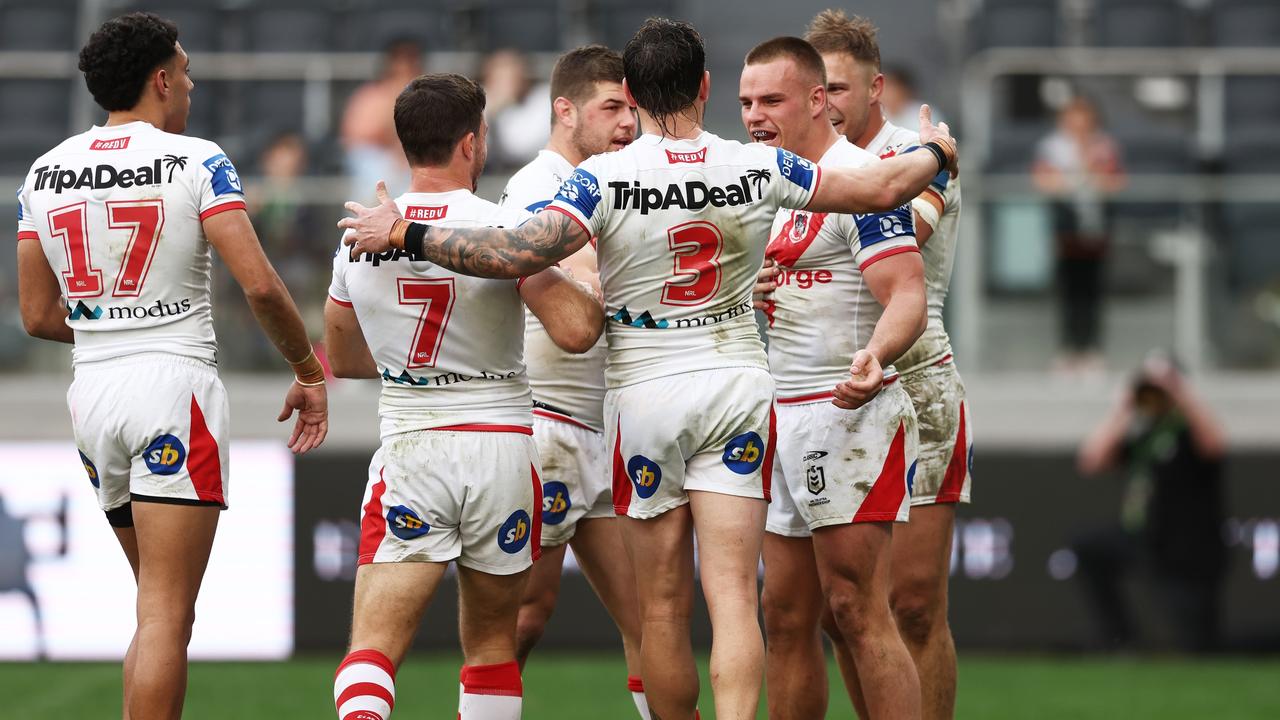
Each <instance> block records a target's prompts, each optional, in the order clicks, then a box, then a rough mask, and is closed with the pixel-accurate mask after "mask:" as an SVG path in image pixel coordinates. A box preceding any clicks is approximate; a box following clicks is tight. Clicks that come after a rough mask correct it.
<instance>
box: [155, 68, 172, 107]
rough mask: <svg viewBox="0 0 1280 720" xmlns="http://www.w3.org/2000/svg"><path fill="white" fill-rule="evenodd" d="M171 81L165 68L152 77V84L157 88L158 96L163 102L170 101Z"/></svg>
mask: <svg viewBox="0 0 1280 720" xmlns="http://www.w3.org/2000/svg"><path fill="white" fill-rule="evenodd" d="M169 81H170V77H169V71H168V70H166V69H165V68H164V67H161V68H160V69H159V70H156V73H155V74H154V75H152V76H151V84H152V86H153V87H155V89H156V94H157V95H159V96H160V99H161V100H168V99H169V93H170V92H171V90H170V88H169Z"/></svg>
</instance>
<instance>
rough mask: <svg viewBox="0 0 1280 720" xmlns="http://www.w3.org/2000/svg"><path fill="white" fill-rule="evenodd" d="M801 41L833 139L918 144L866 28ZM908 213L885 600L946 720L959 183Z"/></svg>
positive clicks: (894, 148) (961, 400)
mask: <svg viewBox="0 0 1280 720" xmlns="http://www.w3.org/2000/svg"><path fill="white" fill-rule="evenodd" d="M806 38H807V39H808V40H809V42H811V43H813V45H814V47H816V48H817V49H818V51H819V52H820V53H822V57H823V60H824V62H825V64H826V68H827V102H828V107H829V110H830V113H831V122H832V124H833V125H834V126H835V128H836V131H837V132H839V133H841V134H842V135H844V136H845V137H846V138H848V139H849V141H850V142H852V143H854V144H855V145H857V146H859V147H862V148H866V149H867V150H868V151H869V152H871V153H873V154H875V155H878V156H880V157H882V158H892V157H895V156H897V155H898V154H900V153H901V152H902V151H903V150H904V149H906V148H909V147H911V146H913V145H915V144H916V143H918V142H919V141H920V140H921V139H922V137H921V136H919V135H917V133H915V132H914V131H910V130H906V129H904V128H900V127H897V126H896V125H894V124H893V123H891V122H889V121H888V120H886V119H885V116H884V112H883V110H882V109H881V107H880V102H879V99H880V92H881V90H882V89H883V87H884V76H883V75H881V74H880V49H879V45H878V43H877V40H876V28H875V26H874V25H872V24H871V23H870V22H869V21H867V20H866V19H863V18H860V17H848V16H846V15H845V14H844V13H842V12H840V11H838V10H828V11H826V12H823V13H820V14H819V15H818V16H817V17H815V18H814V19H813V22H812V23H811V24H810V26H809V31H808V34H807V35H806ZM911 207H912V209H913V210H914V211H915V226H916V241H917V242H918V243H919V244H920V249H921V253H922V254H923V256H924V266H925V289H926V292H927V295H928V305H929V324H928V327H927V328H926V329H925V331H924V335H923V336H922V337H921V338H920V339H919V340H918V341H917V342H916V344H915V345H913V346H912V347H911V349H910V350H908V351H907V352H906V353H904V354H903V355H902V357H900V358H899V359H898V362H897V367H898V371H899V372H900V373H901V378H902V380H901V383H902V386H903V388H905V389H906V391H907V394H908V395H910V396H911V400H912V403H913V404H914V405H915V409H916V419H917V421H918V424H919V428H920V459H919V464H918V465H917V468H916V475H915V483H914V486H913V488H912V492H911V522H909V523H908V524H907V525H905V526H904V527H901V528H899V529H898V532H895V533H894V536H893V560H892V563H891V564H892V568H893V569H892V573H891V575H892V583H893V590H892V592H891V598H892V605H893V612H894V615H895V617H896V618H897V623H898V630H899V632H900V633H901V634H902V638H903V640H904V641H905V642H906V644H907V649H909V650H910V651H911V656H912V658H913V659H914V660H915V664H916V668H917V670H918V671H919V675H920V689H921V696H922V702H923V712H924V717H925V718H930V719H932V718H950V717H952V716H953V715H954V713H955V695H956V651H955V643H954V642H953V641H952V638H951V627H950V626H949V625H948V624H947V579H948V577H949V575H950V569H951V541H952V533H953V528H954V525H955V508H956V504H957V503H968V502H969V489H970V485H971V484H972V479H971V477H970V468H971V465H972V462H973V426H972V424H971V423H970V421H969V407H968V403H967V401H966V399H965V388H964V382H963V381H962V380H961V379H960V375H959V373H958V372H957V371H956V367H955V364H954V361H953V359H952V354H951V342H950V339H949V338H948V336H947V331H946V329H945V327H944V326H943V322H942V308H943V304H944V303H945V301H946V297H947V287H948V285H949V284H950V282H951V267H952V265H953V263H954V261H955V253H956V241H957V236H958V234H959V225H960V183H959V181H958V180H956V179H954V178H950V177H948V176H947V175H946V174H943V173H939V174H938V177H937V178H935V179H934V181H933V182H932V183H930V185H929V187H928V188H927V189H926V190H925V191H924V192H923V193H921V195H920V196H919V197H917V198H916V199H915V200H913V201H912V202H911ZM836 645H837V648H839V647H841V646H840V644H839V643H837V644H836ZM836 657H837V658H838V659H839V660H840V667H841V669H842V671H843V672H844V673H845V675H846V679H847V680H846V685H847V686H848V687H849V688H850V691H851V692H856V690H855V689H856V688H857V687H858V684H857V683H856V682H851V681H850V680H852V679H853V678H854V677H856V675H857V674H858V671H859V670H861V668H856V669H855V667H854V665H855V664H854V663H852V662H850V658H849V657H848V656H847V655H845V654H843V653H840V652H838V653H837V655H836ZM864 689H865V688H864ZM855 702H856V703H860V702H861V701H860V700H857V701H855ZM864 717H865V715H864Z"/></svg>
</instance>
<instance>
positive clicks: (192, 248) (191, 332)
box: [18, 121, 245, 363]
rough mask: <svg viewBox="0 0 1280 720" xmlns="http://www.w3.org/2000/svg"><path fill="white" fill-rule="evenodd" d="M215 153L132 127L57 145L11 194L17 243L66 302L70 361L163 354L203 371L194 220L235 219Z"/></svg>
mask: <svg viewBox="0 0 1280 720" xmlns="http://www.w3.org/2000/svg"><path fill="white" fill-rule="evenodd" d="M244 207H245V205H244V194H243V189H242V188H241V187H240V178H239V176H238V175H237V174H236V169H235V167H234V166H233V165H232V164H231V160H229V159H228V158H227V156H226V154H224V153H223V152H222V149H221V148H219V147H218V146H217V145H216V144H214V143H212V142H209V141H208V140H201V139H200V138H195V137H188V136H185V135H174V134H171V133H167V132H164V131H162V130H159V129H157V128H156V127H154V126H152V125H150V124H148V123H145V122H142V121H137V122H131V123H127V124H124V125H112V126H109V127H98V126H94V127H93V128H92V129H90V130H89V131H88V132H84V133H81V134H79V135H75V136H73V137H70V138H68V139H67V140H64V141H63V142H62V143H61V144H59V145H58V146H57V147H55V148H54V149H52V150H50V151H49V152H47V153H45V154H44V155H41V156H40V158H39V159H38V160H36V162H35V164H33V165H32V166H31V171H30V172H29V173H27V176H26V179H25V181H24V182H23V184H22V187H21V188H20V189H19V190H18V241H19V242H22V241H27V240H31V241H38V242H39V243H40V246H41V249H43V250H44V254H45V257H46V258H48V260H49V266H50V267H51V268H53V273H54V276H55V277H57V278H58V284H59V285H60V286H61V288H62V295H63V298H65V300H66V303H67V325H69V326H70V327H71V328H72V329H73V330H74V331H75V350H74V351H73V352H72V358H73V361H74V362H76V363H80V362H93V361H95V360H105V359H110V358H116V357H121V356H123V355H130V354H134V353H140V352H167V353H173V354H176V355H184V356H188V357H193V358H198V359H201V360H205V361H208V362H214V360H215V355H216V352H217V345H216V342H215V340H214V336H213V313H212V309H211V307H210V269H211V260H210V256H209V242H208V240H207V239H206V238H205V236H204V229H203V227H202V226H201V224H200V223H201V221H202V220H204V219H205V218H208V217H210V216H212V215H215V214H217V213H220V212H223V211H227V210H243V209H244Z"/></svg>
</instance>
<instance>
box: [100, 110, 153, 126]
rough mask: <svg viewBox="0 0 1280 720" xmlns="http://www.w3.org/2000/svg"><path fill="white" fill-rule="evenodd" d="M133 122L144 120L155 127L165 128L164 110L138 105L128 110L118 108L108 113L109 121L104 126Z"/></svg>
mask: <svg viewBox="0 0 1280 720" xmlns="http://www.w3.org/2000/svg"><path fill="white" fill-rule="evenodd" d="M132 122H144V123H147V124H148V125H150V126H152V127H155V128H162V129H163V128H164V111H163V110H160V109H158V108H154V109H153V108H145V107H143V106H138V107H134V108H130V109H128V110H116V111H115V112H111V113H107V122H106V123H105V124H104V125H103V127H111V126H112V125H128V124H129V123H132Z"/></svg>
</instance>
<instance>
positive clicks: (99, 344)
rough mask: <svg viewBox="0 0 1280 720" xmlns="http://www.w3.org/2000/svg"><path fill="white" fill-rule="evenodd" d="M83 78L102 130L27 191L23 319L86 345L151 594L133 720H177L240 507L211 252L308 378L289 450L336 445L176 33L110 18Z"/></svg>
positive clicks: (95, 419) (300, 341)
mask: <svg viewBox="0 0 1280 720" xmlns="http://www.w3.org/2000/svg"><path fill="white" fill-rule="evenodd" d="M80 70H81V71H82V72H83V73H84V78H85V84H86V85H87V86H88V88H89V92H90V93H91V94H92V95H93V98H94V100H95V101H96V102H97V103H98V104H99V105H100V106H101V107H102V108H103V109H104V110H106V111H107V120H106V124H104V125H102V126H94V127H93V128H91V129H89V130H88V131H86V132H83V133H80V134H78V135H74V136H72V137H70V138H68V139H67V140H65V141H63V142H62V143H60V144H59V145H58V146H57V147H55V148H53V149H52V150H50V151H49V152H47V153H45V154H44V155H42V156H40V158H39V159H38V160H36V162H35V163H34V164H33V165H32V166H31V171H30V172H29V173H28V174H27V176H26V180H25V182H24V183H23V185H22V188H21V189H20V190H19V191H18V199H19V204H18V285H19V287H18V290H19V299H20V304H21V308H22V320H23V323H24V325H25V326H26V329H27V332H28V333H30V334H31V335H33V336H35V337H40V338H44V339H47V340H55V341H58V342H65V343H73V344H74V346H75V348H74V350H73V351H72V364H73V365H74V368H75V380H74V382H73V383H72V384H71V389H70V391H69V392H68V394H67V401H68V404H69V406H70V409H71V424H72V430H73V432H74V434H75V440H76V446H77V447H78V448H79V451H80V460H81V461H82V462H83V463H84V467H85V471H86V472H88V474H89V480H90V482H92V483H93V486H94V488H95V490H96V491H97V495H98V503H99V505H100V506H101V507H102V509H103V510H104V511H105V512H106V515H107V521H108V522H109V523H110V525H111V527H112V529H113V530H114V531H115V535H116V538H117V540H119V542H120V547H121V548H122V549H123V550H124V553H125V556H126V557H127V558H128V559H129V565H130V567H131V568H132V569H133V574H134V579H135V580H136V582H137V584H138V602H137V630H136V631H135V633H134V636H133V641H132V642H131V643H130V644H129V649H128V651H127V653H126V654H125V660H124V717H126V718H132V719H133V720H141V719H142V718H177V717H179V716H180V715H181V713H182V704H183V697H184V695H185V691H186V679H187V644H188V642H189V641H190V639H191V628H192V624H193V622H194V619H195V602H196V595H197V593H198V592H199V589H200V581H201V579H202V577H203V576H204V570H205V566H206V564H207V563H208V560H209V551H210V547H211V546H212V544H213V536H214V531H215V528H216V527H217V524H218V513H219V511H220V510H223V509H226V507H227V478H228V471H229V468H228V464H227V460H228V456H227V448H228V440H229V418H228V408H227V397H226V391H225V390H224V389H223V386H222V383H221V381H219V379H218V372H217V364H216V355H217V343H216V341H215V339H214V334H213V315H212V310H211V306H210V303H211V299H210V290H209V288H210V270H211V259H210V253H209V248H210V246H212V247H213V248H214V249H216V250H217V251H218V255H220V256H221V257H222V259H223V261H224V262H226V263H227V266H228V268H229V269H230V270H231V274H232V275H233V276H234V277H235V279H236V281H237V282H238V283H239V284H240V286H241V287H242V288H243V289H244V293H245V297H246V299H247V300H248V301H249V307H250V308H251V309H252V310H253V313H254V315H255V317H256V318H257V319H258V322H259V324H260V325H262V328H263V330H264V331H265V332H266V333H267V336H268V337H269V338H270V339H271V341H272V342H273V343H274V344H275V346H276V348H277V349H278V350H279V351H280V354H281V355H283V356H284V357H285V359H286V360H290V361H291V363H290V364H291V365H292V366H293V370H294V372H295V374H296V376H297V381H296V382H295V383H294V384H293V385H292V386H291V387H290V388H289V390H288V392H287V393H286V394H285V403H284V411H283V412H281V414H280V418H279V419H280V420H282V421H283V420H287V419H288V418H289V417H290V415H291V414H292V413H293V411H294V410H297V411H299V414H298V421H297V424H296V425H295V426H294V429H293V434H292V436H291V437H290V439H289V447H290V448H291V449H292V450H293V451H294V452H299V453H301V452H306V451H307V450H310V449H311V448H314V447H316V446H317V445H319V444H320V443H321V442H322V441H323V440H324V436H325V432H326V430H327V428H328V412H327V403H326V395H325V387H324V371H323V369H322V368H321V366H320V362H319V361H318V360H317V359H316V356H315V353H313V352H312V350H311V343H310V341H309V340H308V338H307V331H306V328H305V327H303V324H302V318H301V317H300V316H299V315H298V310H297V308H296V307H295V306H294V304H293V300H292V299H291V298H290V297H289V292H288V291H287V290H286V289H285V286H284V284H283V283H282V282H281V281H280V278H279V276H277V275H276V272H275V270H274V269H273V268H272V267H271V264H270V263H269V262H268V261H267V258H266V255H264V254H263V252H262V247H261V246H260V245H259V244H258V238H257V235H256V234H255V233H254V231H253V226H252V225H251V224H250V223H249V216H248V214H247V213H246V212H245V203H244V192H243V190H242V189H241V186H240V178H239V177H238V176H237V175H236V170H235V166H234V165H232V163H231V160H230V159H228V158H227V156H226V155H225V154H224V153H223V152H222V150H221V148H219V147H218V146H217V145H215V144H214V143H212V142H209V141H207V140H202V139H200V138H195V137H187V136H183V135H181V134H180V133H182V131H183V130H185V129H186V125H187V115H188V112H189V111H190V109H191V100H190V93H191V90H192V88H193V87H195V85H194V83H193V82H192V81H191V76H190V74H189V70H190V68H189V65H188V58H187V53H186V52H185V51H184V50H183V49H182V46H181V44H180V43H179V42H178V28H177V27H176V26H175V25H174V24H173V23H171V22H169V21H168V20H164V19H162V18H159V17H157V16H155V15H152V14H149V13H133V14H130V15H125V16H122V17H118V18H115V19H113V20H109V21H107V22H106V23H104V24H103V25H102V26H101V27H100V28H98V29H97V30H96V31H95V32H94V33H93V34H92V35H91V36H90V37H89V41H88V43H87V44H86V45H85V46H84V48H83V49H82V50H81V51H80ZM64 298H65V303H64V301H63V299H64Z"/></svg>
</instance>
